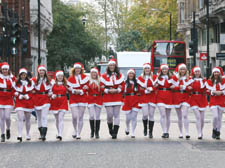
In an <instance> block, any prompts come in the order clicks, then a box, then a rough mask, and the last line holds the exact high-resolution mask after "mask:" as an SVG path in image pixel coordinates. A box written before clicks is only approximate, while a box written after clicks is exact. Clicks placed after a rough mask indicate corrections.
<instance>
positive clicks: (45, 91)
mask: <svg viewBox="0 0 225 168" xmlns="http://www.w3.org/2000/svg"><path fill="white" fill-rule="evenodd" d="M33 81H34V83H35V86H34V87H35V95H34V99H33V101H34V107H35V111H36V114H37V121H38V129H39V132H40V138H39V139H41V140H42V141H45V140H46V135H47V130H48V128H47V125H48V112H49V108H50V98H49V91H50V89H51V83H50V79H49V78H48V76H47V69H46V67H45V66H44V65H40V66H38V68H37V77H35V78H33Z"/></svg>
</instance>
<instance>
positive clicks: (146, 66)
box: [143, 63, 152, 69]
mask: <svg viewBox="0 0 225 168" xmlns="http://www.w3.org/2000/svg"><path fill="white" fill-rule="evenodd" d="M145 68H150V69H152V65H151V64H150V63H145V64H144V65H143V69H145Z"/></svg>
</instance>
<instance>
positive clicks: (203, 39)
mask: <svg viewBox="0 0 225 168" xmlns="http://www.w3.org/2000/svg"><path fill="white" fill-rule="evenodd" d="M206 36H207V31H206V29H204V30H202V45H203V46H205V45H206V43H207V42H206V41H207V39H206Z"/></svg>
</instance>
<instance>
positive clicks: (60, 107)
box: [50, 71, 68, 141]
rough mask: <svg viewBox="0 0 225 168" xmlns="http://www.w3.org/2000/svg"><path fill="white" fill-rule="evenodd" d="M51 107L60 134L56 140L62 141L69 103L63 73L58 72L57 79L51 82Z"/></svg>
mask: <svg viewBox="0 0 225 168" xmlns="http://www.w3.org/2000/svg"><path fill="white" fill-rule="evenodd" d="M51 84H52V88H51V93H50V94H51V100H50V103H51V107H50V112H52V113H53V114H54V115H55V120H56V128H57V131H58V134H57V136H56V139H58V140H60V141H61V140H62V132H63V128H64V122H63V120H64V114H65V113H66V112H67V111H68V102H67V96H66V93H67V83H66V78H65V77H64V73H63V71H57V72H56V74H55V79H54V80H52V81H51Z"/></svg>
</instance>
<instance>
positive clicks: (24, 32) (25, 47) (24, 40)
mask: <svg viewBox="0 0 225 168" xmlns="http://www.w3.org/2000/svg"><path fill="white" fill-rule="evenodd" d="M28 33H29V32H28V28H27V27H24V28H23V30H22V41H21V42H22V53H23V55H26V54H27V52H28V37H29V34H28Z"/></svg>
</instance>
